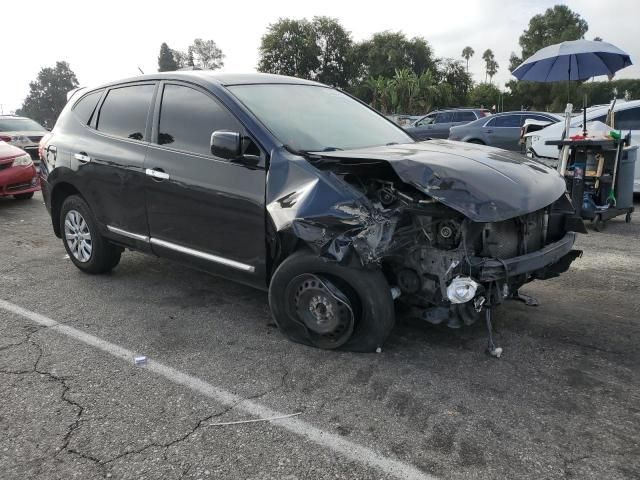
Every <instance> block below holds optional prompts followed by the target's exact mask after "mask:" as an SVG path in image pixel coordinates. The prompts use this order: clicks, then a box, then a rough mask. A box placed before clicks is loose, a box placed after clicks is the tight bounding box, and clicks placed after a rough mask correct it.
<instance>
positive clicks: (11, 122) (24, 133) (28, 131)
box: [0, 115, 47, 164]
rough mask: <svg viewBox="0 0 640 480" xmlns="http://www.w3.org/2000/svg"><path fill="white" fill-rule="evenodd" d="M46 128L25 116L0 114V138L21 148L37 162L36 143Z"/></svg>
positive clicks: (38, 159)
mask: <svg viewBox="0 0 640 480" xmlns="http://www.w3.org/2000/svg"><path fill="white" fill-rule="evenodd" d="M46 133H47V129H46V128H44V127H43V126H42V125H40V124H39V123H38V122H36V121H34V120H31V119H30V118H27V117H18V116H16V115H0V140H2V141H4V142H7V143H10V144H11V145H14V146H16V147H18V148H21V149H23V150H24V151H25V152H27V153H28V154H29V155H31V159H32V160H33V161H34V162H35V163H36V164H38V163H39V162H40V158H39V157H38V143H39V142H40V140H41V139H42V137H43V136H44V135H45V134H46Z"/></svg>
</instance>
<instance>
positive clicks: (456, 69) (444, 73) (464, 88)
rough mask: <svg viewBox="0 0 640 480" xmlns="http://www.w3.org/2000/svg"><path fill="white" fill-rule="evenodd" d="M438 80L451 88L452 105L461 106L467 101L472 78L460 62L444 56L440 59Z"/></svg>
mask: <svg viewBox="0 0 640 480" xmlns="http://www.w3.org/2000/svg"><path fill="white" fill-rule="evenodd" d="M438 77H439V80H440V82H443V83H445V84H447V85H449V87H450V89H451V99H450V101H451V102H452V104H453V105H456V106H463V105H465V104H466V103H467V97H468V95H469V90H471V88H472V87H473V80H472V78H471V75H470V74H469V72H468V71H467V70H466V69H465V67H464V65H462V62H461V61H459V60H453V59H451V58H445V59H444V60H441V61H440V68H439V69H438Z"/></svg>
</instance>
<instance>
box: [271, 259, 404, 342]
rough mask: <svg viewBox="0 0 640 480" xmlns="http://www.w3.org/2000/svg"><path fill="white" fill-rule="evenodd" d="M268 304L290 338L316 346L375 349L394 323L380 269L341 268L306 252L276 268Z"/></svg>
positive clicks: (355, 266)
mask: <svg viewBox="0 0 640 480" xmlns="http://www.w3.org/2000/svg"><path fill="white" fill-rule="evenodd" d="M269 305H270V307H271V313H272V314H273V317H274V319H275V321H276V323H277V325H278V327H279V328H280V331H281V332H282V333H283V334H284V335H285V336H286V337H288V338H289V339H290V340H292V341H294V342H297V343H302V344H304V345H309V346H313V347H317V348H324V349H340V350H345V351H350V352H373V351H375V350H376V349H377V348H378V347H382V345H383V344H384V342H385V341H386V339H387V337H388V336H389V334H390V333H391V330H392V329H393V326H394V324H395V313H394V305H393V298H392V297H391V291H390V289H389V284H388V283H387V280H386V279H385V277H384V275H383V274H382V272H381V271H380V270H379V269H368V268H367V269H365V268H362V267H360V266H357V265H353V266H342V265H340V264H338V263H336V262H331V261H327V260H324V259H322V258H320V257H318V256H317V255H315V254H313V253H311V252H309V251H308V250H300V251H298V252H295V253H294V254H293V255H291V256H290V257H288V258H286V259H285V260H284V261H283V262H282V263H281V264H280V266H279V267H278V268H277V270H276V271H275V273H274V274H273V277H272V279H271V285H270V287H269Z"/></svg>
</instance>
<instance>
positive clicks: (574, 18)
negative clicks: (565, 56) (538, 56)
mask: <svg viewBox="0 0 640 480" xmlns="http://www.w3.org/2000/svg"><path fill="white" fill-rule="evenodd" d="M588 29H589V25H588V24H587V22H586V21H585V20H583V19H582V17H580V15H578V14H577V13H575V12H573V11H572V10H571V9H570V8H569V7H567V6H566V5H556V6H554V7H552V8H548V9H547V10H546V11H545V12H544V13H543V14H539V15H535V16H534V17H532V18H531V20H529V27H528V28H527V29H526V30H525V31H524V32H523V33H522V35H521V36H520V40H519V43H520V47H522V58H523V59H527V58H529V57H530V56H531V55H533V54H534V53H536V52H537V51H538V50H540V49H541V48H544V47H548V46H549V45H553V44H554V43H560V42H565V41H567V40H578V39H581V38H584V34H585V33H587V30H588Z"/></svg>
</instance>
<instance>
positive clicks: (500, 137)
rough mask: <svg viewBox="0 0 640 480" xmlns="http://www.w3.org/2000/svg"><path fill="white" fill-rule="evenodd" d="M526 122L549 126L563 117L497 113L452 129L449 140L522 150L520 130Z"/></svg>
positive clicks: (542, 114) (535, 113)
mask: <svg viewBox="0 0 640 480" xmlns="http://www.w3.org/2000/svg"><path fill="white" fill-rule="evenodd" d="M525 120H537V121H541V122H545V123H546V124H547V125H549V124H552V123H556V122H559V121H560V120H563V117H562V116H560V115H556V114H555V113H546V112H503V113H496V114H494V115H491V117H489V118H486V117H483V118H480V119H478V120H476V121H474V122H470V123H467V124H465V125H459V126H456V127H451V130H450V131H449V140H457V141H460V142H470V143H479V144H482V145H491V146H492V147H498V148H504V149H506V150H520V149H521V147H520V129H521V127H522V126H523V125H524V122H525Z"/></svg>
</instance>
